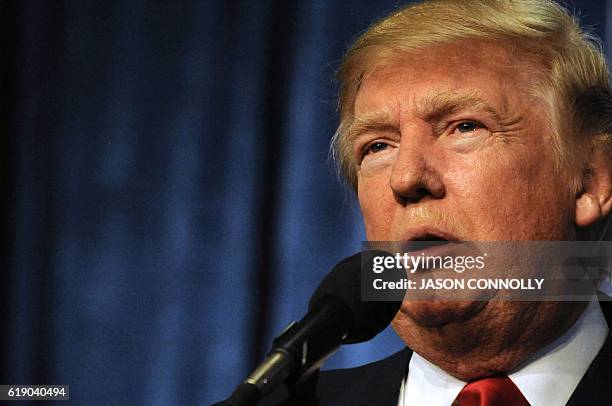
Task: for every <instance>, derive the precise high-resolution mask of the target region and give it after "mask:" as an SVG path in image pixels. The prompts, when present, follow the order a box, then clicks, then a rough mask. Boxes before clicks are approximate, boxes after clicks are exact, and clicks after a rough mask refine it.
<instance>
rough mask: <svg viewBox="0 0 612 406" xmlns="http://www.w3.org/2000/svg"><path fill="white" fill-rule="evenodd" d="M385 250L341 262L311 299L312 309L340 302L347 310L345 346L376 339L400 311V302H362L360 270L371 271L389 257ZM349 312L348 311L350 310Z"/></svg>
mask: <svg viewBox="0 0 612 406" xmlns="http://www.w3.org/2000/svg"><path fill="white" fill-rule="evenodd" d="M390 255H391V254H389V253H388V252H385V251H377V250H370V251H363V252H360V253H358V254H355V255H353V256H350V257H348V258H346V259H344V260H342V261H340V262H339V263H338V264H337V265H336V266H335V267H334V269H332V270H331V272H330V273H329V274H328V275H327V276H326V277H325V278H324V279H323V281H322V282H321V284H320V285H319V287H318V288H317V290H316V291H315V293H314V294H313V295H312V298H311V299H310V304H309V306H308V308H309V309H310V310H313V309H316V308H317V307H319V306H322V305H323V303H326V302H328V301H329V299H330V297H331V298H332V299H333V300H334V301H340V302H341V303H342V304H343V305H344V306H343V307H345V308H346V309H344V314H345V316H343V317H347V318H350V320H347V322H348V323H347V324H348V325H349V326H351V327H350V329H349V332H348V334H347V336H346V338H345V339H344V340H342V344H354V343H360V342H363V341H367V340H370V339H372V338H374V336H376V335H377V334H378V333H380V332H381V331H383V330H384V329H385V328H386V327H387V326H388V325H389V323H391V320H393V318H394V317H395V315H396V313H397V312H398V310H399V308H400V305H401V304H402V302H401V301H376V302H375V301H369V302H364V301H362V300H361V269H362V266H363V267H366V268H364V269H369V270H371V269H372V264H373V261H374V257H380V256H385V257H386V256H390ZM347 310H348V311H347Z"/></svg>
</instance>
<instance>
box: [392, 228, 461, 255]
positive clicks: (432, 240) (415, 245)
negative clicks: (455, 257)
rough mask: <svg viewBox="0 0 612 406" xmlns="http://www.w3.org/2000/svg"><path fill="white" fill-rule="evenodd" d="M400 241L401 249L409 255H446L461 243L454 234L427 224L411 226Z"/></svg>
mask: <svg viewBox="0 0 612 406" xmlns="http://www.w3.org/2000/svg"><path fill="white" fill-rule="evenodd" d="M400 241H401V243H402V247H403V251H404V252H406V253H408V254H409V255H420V254H424V255H426V256H444V255H448V254H450V252H452V251H453V250H454V249H455V248H457V247H458V245H459V244H460V243H461V240H460V239H459V238H457V236H455V235H454V234H451V233H449V232H448V231H445V230H441V229H440V228H437V227H433V226H429V225H427V226H419V227H413V228H411V229H410V230H408V231H406V232H405V233H404V234H403V236H402V238H401V240H400Z"/></svg>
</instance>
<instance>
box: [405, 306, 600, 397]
mask: <svg viewBox="0 0 612 406" xmlns="http://www.w3.org/2000/svg"><path fill="white" fill-rule="evenodd" d="M607 335H608V326H607V324H606V321H605V319H604V316H603V313H602V311H601V307H600V305H599V302H598V301H597V300H592V301H591V302H590V303H589V305H588V306H587V308H586V310H585V311H584V312H583V313H582V315H581V316H580V317H579V318H578V320H576V322H575V323H574V325H573V326H572V327H571V328H570V329H569V330H568V331H567V332H566V333H565V334H564V335H563V336H561V337H559V338H558V339H556V340H555V341H553V342H552V343H551V344H549V345H548V346H546V347H544V348H543V349H541V350H540V351H538V352H537V353H536V354H535V355H533V356H532V357H531V361H528V362H527V363H526V365H525V366H524V367H522V368H521V369H519V370H518V371H516V372H514V373H512V374H510V375H509V377H510V379H512V381H513V382H514V383H515V385H516V386H517V387H518V388H519V389H520V390H521V392H522V393H523V396H525V398H526V399H527V401H529V403H530V404H531V405H532V406H540V405H551V406H554V405H565V404H566V403H567V401H568V400H569V398H570V397H571V395H572V393H573V392H574V390H575V389H576V387H577V386H578V383H579V382H580V380H581V379H582V377H583V376H584V374H585V373H586V371H587V369H588V368H589V365H590V364H591V362H592V361H593V359H594V358H595V356H596V355H597V353H598V352H599V350H600V349H601V347H602V346H603V344H604V342H605V340H606V337H607ZM465 385H466V382H464V381H462V380H460V379H457V378H455V377H454V376H452V375H450V374H448V373H446V372H445V371H444V370H442V369H441V368H439V367H437V366H436V365H434V364H432V363H431V362H429V361H427V360H426V359H425V358H423V357H421V356H420V355H419V354H417V353H413V354H412V357H411V358H410V363H409V366H408V376H407V377H405V378H404V380H403V381H402V385H401V388H400V396H399V400H398V406H410V405H431V406H449V405H451V404H452V403H453V401H454V400H455V398H456V397H457V395H458V394H459V392H460V391H461V389H462V388H463V387H464V386H465Z"/></svg>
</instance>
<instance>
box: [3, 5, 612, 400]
mask: <svg viewBox="0 0 612 406" xmlns="http://www.w3.org/2000/svg"><path fill="white" fill-rule="evenodd" d="M575 4H576V8H577V9H580V10H582V14H583V15H584V18H583V20H584V21H586V22H587V23H589V24H591V25H593V26H594V28H595V31H596V32H599V33H600V35H602V34H603V32H604V28H605V26H604V23H605V12H606V10H605V8H606V4H605V2H600V1H596V0H593V1H576V2H575ZM397 5H398V3H397V1H395V0H385V1H380V2H372V1H365V0H360V1H357V0H351V1H334V2H331V1H313V2H310V1H308V2H306V1H299V2H284V1H272V0H260V1H257V2H253V1H200V2H191V1H190V2H187V1H185V2H157V1H156V2H138V1H114V2H106V1H64V2H52V1H49V2H44V1H25V2H21V1H15V2H4V3H3V4H2V5H1V6H0V7H1V15H0V18H1V22H2V24H1V27H0V30H1V31H2V38H1V41H2V83H1V86H2V96H3V97H2V114H3V120H2V122H1V124H0V125H1V126H2V144H1V148H2V179H3V183H2V184H3V189H4V190H3V201H4V203H5V210H4V216H3V225H4V230H5V237H6V238H5V241H6V242H5V245H4V247H5V255H3V259H4V261H5V266H4V269H3V276H4V278H3V283H2V287H3V291H2V304H3V307H4V309H5V311H3V314H4V318H3V319H4V323H3V327H4V329H3V333H2V351H1V354H2V376H1V381H0V383H2V384H66V385H70V386H71V399H72V400H73V401H75V402H77V404H152V405H154V404H160V405H161V404H194V403H195V404H208V403H211V402H213V401H217V400H220V399H221V398H223V397H225V396H227V395H228V394H229V393H230V392H231V390H232V388H233V386H234V385H235V384H237V383H238V381H239V380H240V379H243V378H244V377H245V376H246V374H247V373H248V372H249V370H250V369H251V368H252V367H253V366H254V365H255V364H256V363H257V362H258V361H259V360H260V359H261V358H262V357H263V355H264V354H265V352H266V350H267V348H268V345H269V343H270V341H271V339H272V337H273V336H274V335H275V334H276V333H278V332H279V331H280V330H281V329H282V327H284V325H286V324H287V323H288V322H290V321H291V320H294V319H297V318H299V317H300V316H301V315H302V314H303V313H304V311H305V310H306V304H307V301H308V298H309V296H310V294H311V292H312V290H313V289H314V288H315V287H316V285H317V283H318V281H319V280H320V279H321V278H322V277H323V275H324V274H325V273H327V271H328V270H329V269H330V268H331V267H332V266H333V265H334V263H336V262H337V261H339V260H340V259H341V258H343V257H345V256H347V255H349V254H352V253H354V252H356V251H357V250H359V247H360V241H361V240H363V239H364V233H363V226H362V224H361V220H360V218H359V211H358V208H357V206H356V204H355V198H354V196H353V194H352V192H350V191H348V190H346V189H345V188H343V187H342V186H341V184H340V182H339V181H338V180H337V178H336V175H335V173H334V170H333V165H332V164H331V163H330V162H329V159H328V144H329V140H330V137H331V135H332V134H333V132H334V129H335V126H336V124H337V119H336V113H335V107H336V101H335V96H336V90H337V89H336V84H335V82H334V81H333V77H334V73H335V70H336V69H337V68H338V63H339V60H340V58H341V56H342V54H343V53H344V52H345V50H346V48H347V47H348V45H349V44H350V41H351V40H352V39H354V38H355V37H356V35H358V33H359V32H361V31H363V30H364V29H365V28H366V27H367V26H368V24H370V23H371V22H372V21H374V20H375V19H376V18H378V17H380V16H383V15H385V14H386V13H387V12H389V11H391V10H393V9H394V8H395V7H396V6H397ZM401 346H402V344H401V342H400V341H399V339H397V338H396V337H395V335H394V334H393V332H392V331H390V330H387V331H386V332H384V333H383V334H382V335H381V336H379V337H378V338H376V339H375V340H374V341H372V342H370V343H366V344H360V345H356V346H352V347H348V348H346V349H342V350H341V351H340V352H339V353H338V354H336V355H335V356H334V358H332V359H331V360H330V362H328V363H327V366H328V367H346V366H352V365H357V364H360V363H365V362H368V361H371V360H373V359H377V358H381V357H383V356H385V355H387V354H390V353H392V352H394V351H396V350H397V349H399V348H400V347H401Z"/></svg>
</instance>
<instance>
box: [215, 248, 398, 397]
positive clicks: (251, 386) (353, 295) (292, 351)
mask: <svg viewBox="0 0 612 406" xmlns="http://www.w3.org/2000/svg"><path fill="white" fill-rule="evenodd" d="M380 256H390V254H389V253H387V252H384V251H374V250H372V251H364V252H360V253H358V254H355V255H353V256H351V257H348V258H346V259H344V260H343V261H341V262H339V263H338V264H337V265H336V266H335V267H334V268H333V269H332V271H331V272H330V273H329V274H328V275H327V276H326V277H325V278H324V279H323V281H322V282H321V284H320V285H319V287H318V288H317V290H316V291H315V293H314V294H313V295H312V298H311V299H310V303H309V306H308V308H309V311H308V313H307V314H306V316H304V318H303V319H302V320H300V321H299V322H293V323H291V324H290V325H289V326H287V327H286V328H285V330H284V331H283V332H282V333H281V334H280V335H279V336H278V337H276V338H275V339H274V341H273V342H272V349H271V350H270V352H269V353H268V356H267V357H266V359H265V360H264V361H263V362H262V363H261V364H259V366H258V367H257V368H256V369H255V370H254V371H253V373H252V374H251V375H250V376H249V377H248V378H247V379H246V380H245V381H244V382H242V383H241V384H240V385H238V387H237V388H236V389H235V390H234V392H233V393H232V396H231V397H230V398H229V399H228V400H227V403H228V404H230V405H233V406H244V405H252V404H255V403H256V402H257V401H258V400H259V399H261V398H262V397H263V396H265V395H266V394H268V393H270V392H271V391H272V390H273V389H274V388H276V387H277V386H279V385H280V384H282V383H287V384H290V385H291V384H293V385H299V384H300V383H301V382H304V381H306V380H307V379H308V378H309V377H310V376H312V374H314V373H315V372H316V371H318V370H319V368H320V367H321V365H322V363H323V361H324V360H325V359H326V358H327V357H329V356H330V355H331V354H332V353H333V352H334V351H336V350H337V349H338V348H339V347H340V345H341V344H353V343H360V342H363V341H367V340H370V339H372V338H373V337H374V336H375V335H377V334H378V333H380V332H381V331H382V330H384V329H385V327H387V325H388V324H389V323H390V322H391V320H393V317H395V314H396V313H397V312H398V310H399V307H400V305H401V301H395V302H389V301H378V302H373V301H372V302H363V301H361V277H360V272H361V269H362V266H365V267H369V268H367V269H372V263H373V261H374V257H380Z"/></svg>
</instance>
